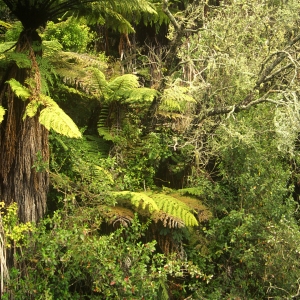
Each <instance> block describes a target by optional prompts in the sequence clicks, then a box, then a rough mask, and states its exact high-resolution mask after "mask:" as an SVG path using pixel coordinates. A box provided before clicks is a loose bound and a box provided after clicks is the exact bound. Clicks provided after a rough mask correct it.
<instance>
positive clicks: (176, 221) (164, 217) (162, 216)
mask: <svg viewBox="0 0 300 300" xmlns="http://www.w3.org/2000/svg"><path fill="white" fill-rule="evenodd" d="M151 219H152V220H153V221H154V222H155V223H157V222H158V221H161V222H162V224H163V226H164V227H169V228H182V227H185V226H186V225H185V223H184V221H183V220H182V219H181V218H180V217H176V216H173V215H170V214H168V213H166V212H163V211H161V210H160V211H155V212H154V213H152V215H151Z"/></svg>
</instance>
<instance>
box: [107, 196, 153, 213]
mask: <svg viewBox="0 0 300 300" xmlns="http://www.w3.org/2000/svg"><path fill="white" fill-rule="evenodd" d="M113 194H114V195H115V196H116V197H117V201H118V202H122V201H126V200H130V202H131V203H132V204H133V205H134V206H135V207H137V208H138V207H141V208H142V209H144V210H145V209H148V211H149V212H153V211H157V210H158V206H157V204H156V203H155V201H153V199H152V198H151V197H149V196H147V195H146V194H145V193H142V192H141V193H137V192H129V191H122V192H114V193H113Z"/></svg>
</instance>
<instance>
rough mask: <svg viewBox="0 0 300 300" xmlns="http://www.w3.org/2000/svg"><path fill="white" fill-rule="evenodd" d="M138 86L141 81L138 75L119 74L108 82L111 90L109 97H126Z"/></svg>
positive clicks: (117, 99)
mask: <svg viewBox="0 0 300 300" xmlns="http://www.w3.org/2000/svg"><path fill="white" fill-rule="evenodd" d="M138 87H139V82H138V77H137V76H135V75H132V74H125V75H122V76H118V77H116V78H115V79H114V80H112V81H111V82H109V84H108V88H109V89H110V90H111V92H110V93H109V95H108V99H109V100H110V101H119V100H121V99H126V98H127V97H128V96H129V94H130V92H131V91H132V90H133V89H136V88H138Z"/></svg>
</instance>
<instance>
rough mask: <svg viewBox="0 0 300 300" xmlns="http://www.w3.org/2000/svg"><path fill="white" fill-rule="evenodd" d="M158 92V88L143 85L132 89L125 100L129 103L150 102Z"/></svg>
mask: <svg viewBox="0 0 300 300" xmlns="http://www.w3.org/2000/svg"><path fill="white" fill-rule="evenodd" d="M158 94H159V92H158V91H157V90H154V89H149V88H144V87H141V88H137V89H134V90H132V91H131V92H130V94H129V97H128V98H127V99H126V100H125V102H126V103H129V104H144V103H149V104H150V103H152V101H153V99H154V98H155V97H157V96H158Z"/></svg>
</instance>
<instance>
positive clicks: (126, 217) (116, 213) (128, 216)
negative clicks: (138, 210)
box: [101, 206, 134, 227]
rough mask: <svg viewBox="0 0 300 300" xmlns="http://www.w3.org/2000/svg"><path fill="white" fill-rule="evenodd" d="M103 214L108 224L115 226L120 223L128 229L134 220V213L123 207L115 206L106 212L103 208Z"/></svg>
mask: <svg viewBox="0 0 300 300" xmlns="http://www.w3.org/2000/svg"><path fill="white" fill-rule="evenodd" d="M101 214H102V215H103V216H104V217H105V218H106V219H107V221H108V224H111V225H113V226H115V225H116V224H118V223H119V224H121V225H122V226H124V227H127V226H128V225H129V224H130V223H131V222H132V220H133V219H134V213H133V211H132V210H130V209H128V208H125V207H122V206H114V207H110V208H109V209H106V210H103V208H102V207H101Z"/></svg>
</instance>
